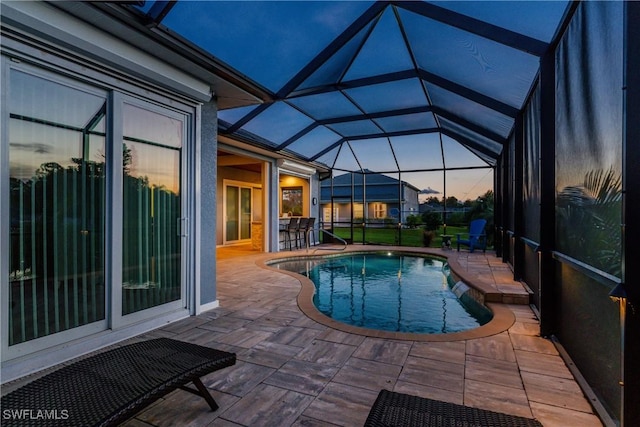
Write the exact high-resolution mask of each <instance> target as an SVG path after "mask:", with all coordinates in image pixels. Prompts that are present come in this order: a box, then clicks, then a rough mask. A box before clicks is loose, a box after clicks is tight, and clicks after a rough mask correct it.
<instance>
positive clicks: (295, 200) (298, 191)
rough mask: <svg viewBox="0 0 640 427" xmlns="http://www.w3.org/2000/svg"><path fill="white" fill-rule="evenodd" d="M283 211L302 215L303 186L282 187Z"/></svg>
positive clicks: (290, 214)
mask: <svg viewBox="0 0 640 427" xmlns="http://www.w3.org/2000/svg"><path fill="white" fill-rule="evenodd" d="M281 206H282V213H283V214H285V213H286V214H288V215H289V216H292V215H293V216H302V187H282V204H281Z"/></svg>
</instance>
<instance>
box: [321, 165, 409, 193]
mask: <svg viewBox="0 0 640 427" xmlns="http://www.w3.org/2000/svg"><path fill="white" fill-rule="evenodd" d="M351 175H353V182H354V185H362V182H363V176H364V175H366V176H367V177H366V178H365V180H366V181H365V182H366V185H367V187H368V186H370V185H396V186H397V185H398V180H397V179H395V178H392V177H390V176H387V175H383V174H381V173H375V172H372V171H370V170H368V169H365V170H364V174H363V173H345V174H343V175H339V176H336V177H335V178H333V186H334V187H336V186H341V185H348V186H351ZM400 182H401V183H402V185H403V186H405V187H409V188H411V189H412V190H415V191H420V189H419V188H417V187H415V186H414V185H412V184H410V183H408V182H406V181H400ZM320 185H321V186H322V187H330V186H331V180H328V179H326V180H324V181H321V183H320Z"/></svg>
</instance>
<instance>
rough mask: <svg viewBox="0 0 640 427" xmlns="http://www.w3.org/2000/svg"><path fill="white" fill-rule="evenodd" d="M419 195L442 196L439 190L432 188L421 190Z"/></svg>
mask: <svg viewBox="0 0 640 427" xmlns="http://www.w3.org/2000/svg"><path fill="white" fill-rule="evenodd" d="M419 194H440V192H439V191H438V190H434V189H433V188H431V187H427V188H424V189H422V190H420V193H419Z"/></svg>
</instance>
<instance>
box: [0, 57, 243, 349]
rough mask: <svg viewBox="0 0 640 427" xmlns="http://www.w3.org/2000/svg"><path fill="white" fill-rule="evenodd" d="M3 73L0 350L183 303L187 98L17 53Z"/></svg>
mask: <svg viewBox="0 0 640 427" xmlns="http://www.w3.org/2000/svg"><path fill="white" fill-rule="evenodd" d="M7 75H8V76H9V79H10V82H11V85H10V86H8V85H5V86H3V88H6V87H10V91H8V92H6V93H7V95H6V97H4V98H3V101H4V100H6V106H7V109H6V111H7V113H8V114H6V115H5V116H4V119H3V120H4V121H3V123H2V124H3V125H6V128H5V129H6V133H3V135H6V139H8V143H7V141H5V140H4V138H3V141H2V143H3V147H0V148H2V150H3V151H2V152H0V162H2V168H1V169H0V175H1V177H2V185H1V186H0V187H1V188H2V194H3V195H7V196H8V200H9V206H8V207H7V208H4V207H3V206H2V205H1V204H0V207H2V212H3V215H2V217H0V224H1V225H2V232H1V233H0V235H1V236H2V241H0V243H1V244H2V245H3V246H2V247H3V256H5V253H4V251H5V248H6V250H7V252H8V254H7V261H4V260H3V264H2V265H3V270H4V271H3V274H4V276H3V277H2V281H1V283H2V286H1V287H0V290H1V297H0V303H1V304H2V306H1V307H0V312H1V313H2V322H0V323H1V325H2V334H1V335H2V336H3V341H2V350H3V355H2V357H3V360H6V359H8V358H13V357H19V356H20V355H23V354H26V353H29V352H34V351H39V350H42V349H46V348H49V347H51V346H54V345H57V344H60V343H64V342H67V341H71V340H75V339H79V338H82V337H85V336H89V335H92V334H95V333H97V332H101V331H105V330H107V329H118V328H120V327H123V326H126V325H129V324H134V323H137V322H140V321H142V320H145V319H150V318H152V317H156V316H162V315H171V316H174V317H175V316H176V313H182V312H186V311H187V310H188V307H187V295H186V293H187V292H186V277H187V275H186V273H185V272H186V270H187V269H186V267H185V265H186V256H185V254H186V253H187V252H186V247H187V245H186V242H187V240H186V237H187V234H188V230H189V223H188V220H187V218H186V214H185V212H187V206H188V199H187V197H186V196H185V192H184V188H185V183H186V182H188V179H187V177H186V176H185V173H184V170H185V169H186V168H185V161H186V160H185V146H186V141H187V140H188V139H189V138H190V135H189V129H190V126H191V124H190V123H191V122H190V121H191V117H192V115H191V114H192V113H193V111H194V110H193V108H191V109H190V108H189V107H186V106H185V107H184V109H183V110H176V109H173V108H168V107H165V106H163V105H161V104H158V103H152V102H148V101H143V100H141V99H138V98H133V97H131V96H128V95H124V94H122V93H119V92H115V91H112V92H109V91H106V90H101V89H99V88H95V87H93V86H90V85H87V84H83V83H81V82H78V81H75V80H71V79H66V78H64V77H62V76H59V75H53V74H50V73H47V72H45V71H42V70H40V69H37V68H35V67H29V66H26V65H20V66H12V67H11V68H10V69H9V71H8V73H7ZM3 108H4V104H3ZM5 144H6V145H5ZM4 153H6V154H7V155H6V156H4ZM3 197H6V196H3ZM242 198H243V200H244V196H243V197H242ZM4 206H6V205H4ZM5 265H8V269H6V268H4V266H5ZM7 270H8V278H7V276H6V274H7Z"/></svg>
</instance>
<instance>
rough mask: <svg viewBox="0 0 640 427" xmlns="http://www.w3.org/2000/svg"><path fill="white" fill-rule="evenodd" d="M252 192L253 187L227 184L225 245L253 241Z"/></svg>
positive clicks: (225, 191)
mask: <svg viewBox="0 0 640 427" xmlns="http://www.w3.org/2000/svg"><path fill="white" fill-rule="evenodd" d="M251 192H252V188H251V187H243V186H239V185H230V184H225V190H224V194H225V235H224V242H225V244H226V243H232V242H238V241H241V240H248V239H251V202H252V195H251Z"/></svg>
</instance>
